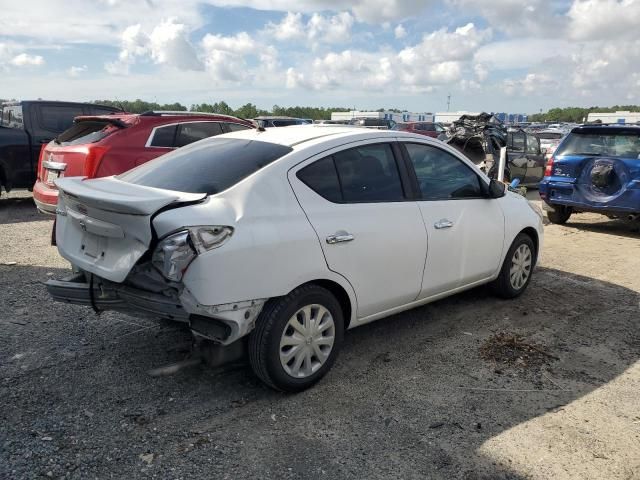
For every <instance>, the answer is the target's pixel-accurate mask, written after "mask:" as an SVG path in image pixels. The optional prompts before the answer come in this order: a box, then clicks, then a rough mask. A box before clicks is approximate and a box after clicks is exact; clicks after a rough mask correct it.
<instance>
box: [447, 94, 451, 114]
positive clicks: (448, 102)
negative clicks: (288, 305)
mask: <svg viewBox="0 0 640 480" xmlns="http://www.w3.org/2000/svg"><path fill="white" fill-rule="evenodd" d="M450 106H451V94H449V95H447V112H448V111H449V107H450Z"/></svg>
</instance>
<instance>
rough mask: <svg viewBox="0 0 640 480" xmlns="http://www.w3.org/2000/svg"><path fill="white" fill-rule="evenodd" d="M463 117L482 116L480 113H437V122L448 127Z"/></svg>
mask: <svg viewBox="0 0 640 480" xmlns="http://www.w3.org/2000/svg"><path fill="white" fill-rule="evenodd" d="M463 115H480V112H436V114H435V117H436V122H438V123H444V124H445V125H448V124H450V123H452V122H455V121H456V120H458V119H459V118H460V117H461V116H463Z"/></svg>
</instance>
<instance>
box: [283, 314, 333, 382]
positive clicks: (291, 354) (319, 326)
mask: <svg viewBox="0 0 640 480" xmlns="http://www.w3.org/2000/svg"><path fill="white" fill-rule="evenodd" d="M335 333H336V332H335V324H334V323H333V317H332V316H331V313H330V312H329V310H327V309H326V308H324V307H323V306H322V305H315V304H314V305H307V306H306V307H302V308H301V309H300V310H298V311H297V312H296V313H294V314H293V316H292V317H291V318H290V319H289V321H288V322H287V325H286V326H285V327H284V331H283V332H282V338H281V339H280V363H281V364H282V368H284V371H285V372H287V373H288V374H289V375H291V376H292V377H295V378H306V377H308V376H310V375H313V374H314V373H315V372H317V371H318V369H319V368H320V367H322V365H324V362H326V361H327V358H329V355H330V354H331V349H332V348H333V341H334V339H335Z"/></svg>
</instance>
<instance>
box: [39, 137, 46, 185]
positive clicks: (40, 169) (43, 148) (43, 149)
mask: <svg viewBox="0 0 640 480" xmlns="http://www.w3.org/2000/svg"><path fill="white" fill-rule="evenodd" d="M46 148H47V144H46V143H43V144H42V146H41V147H40V155H39V156H38V169H37V170H36V173H37V175H38V180H42V179H43V175H42V173H43V172H42V157H44V151H45V149H46Z"/></svg>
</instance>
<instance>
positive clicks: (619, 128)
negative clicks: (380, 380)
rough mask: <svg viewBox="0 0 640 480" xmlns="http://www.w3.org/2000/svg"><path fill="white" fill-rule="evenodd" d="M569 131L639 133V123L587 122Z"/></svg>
mask: <svg viewBox="0 0 640 480" xmlns="http://www.w3.org/2000/svg"><path fill="white" fill-rule="evenodd" d="M571 133H607V134H612V133H613V134H616V133H638V134H640V125H626V124H622V123H614V124H606V123H605V124H589V125H579V126H577V127H575V128H574V129H573V130H571Z"/></svg>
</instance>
